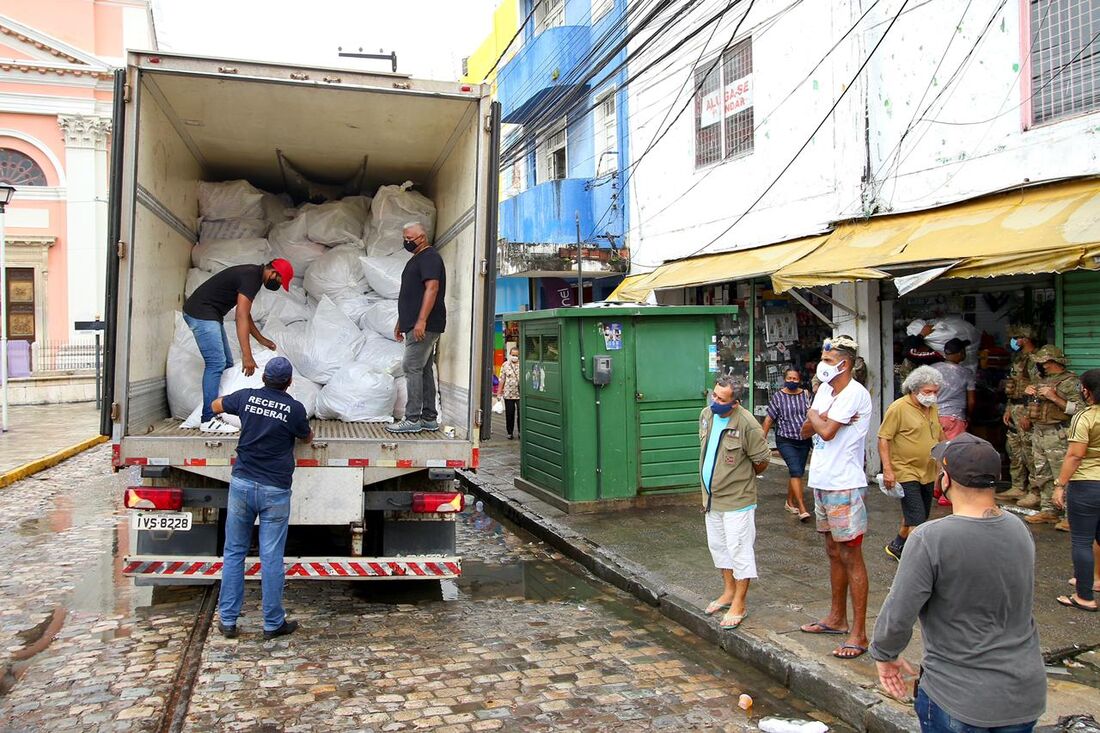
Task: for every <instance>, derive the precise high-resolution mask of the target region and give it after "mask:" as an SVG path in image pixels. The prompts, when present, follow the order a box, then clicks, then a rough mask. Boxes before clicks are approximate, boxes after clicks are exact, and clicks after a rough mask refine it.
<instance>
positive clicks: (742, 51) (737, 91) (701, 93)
mask: <svg viewBox="0 0 1100 733" xmlns="http://www.w3.org/2000/svg"><path fill="white" fill-rule="evenodd" d="M1098 1H1100V0H1098ZM711 63H713V61H712V62H711ZM707 66H708V67H709V66H710V64H707ZM751 84H752V39H751V38H746V39H745V40H743V41H741V42H739V43H738V44H737V45H736V46H734V47H733V48H731V49H729V50H728V51H726V53H725V54H724V55H723V56H722V62H721V63H720V64H717V65H716V66H715V68H714V70H713V71H711V72H710V73H709V74H707V73H706V71H705V70H700V71H697V72H696V75H695V85H696V88H697V89H698V92H697V93H696V96H695V167H696V168H701V167H703V166H707V165H710V164H712V163H717V162H718V161H720V160H723V159H724V158H733V157H737V156H741V155H747V154H749V153H751V152H752V150H753V139H754V138H753V127H754V125H755V120H754V118H753V107H752V96H751ZM742 85H746V86H748V88H749V91H748V92H747V93H746V92H745V91H744V90H743V89H741V88H740V87H742ZM736 100H742V101H743V104H742V105H740V106H736V107H733V103H734V102H735V101H736ZM708 105H709V109H710V111H709V113H708V112H706V111H704V107H705V106H708ZM731 107H733V108H732V109H731ZM727 110H728V111H727ZM711 120H714V121H713V122H711Z"/></svg>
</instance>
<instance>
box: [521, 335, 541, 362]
mask: <svg viewBox="0 0 1100 733" xmlns="http://www.w3.org/2000/svg"><path fill="white" fill-rule="evenodd" d="M541 359H542V337H541V336H528V337H527V338H525V339H524V340H523V360H524V361H525V362H532V361H540V360H541Z"/></svg>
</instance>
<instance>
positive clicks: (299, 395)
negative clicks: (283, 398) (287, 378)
mask: <svg viewBox="0 0 1100 733" xmlns="http://www.w3.org/2000/svg"><path fill="white" fill-rule="evenodd" d="M286 393H287V394H288V395H290V396H291V397H293V398H294V399H296V400H298V401H299V402H301V403H302V407H304V408H306V417H314V416H315V415H316V414H317V396H318V395H319V394H321V385H319V384H317V383H316V382H311V381H309V380H308V379H306V378H305V377H300V376H298V375H297V374H295V375H294V379H293V380H291V382H290V388H289V389H287V391H286Z"/></svg>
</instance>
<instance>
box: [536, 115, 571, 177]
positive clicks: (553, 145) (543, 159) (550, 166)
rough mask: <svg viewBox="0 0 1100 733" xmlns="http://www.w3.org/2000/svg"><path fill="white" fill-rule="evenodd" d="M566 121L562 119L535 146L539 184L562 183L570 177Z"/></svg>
mask: <svg viewBox="0 0 1100 733" xmlns="http://www.w3.org/2000/svg"><path fill="white" fill-rule="evenodd" d="M567 142H568V140H567V137H566V132H565V119H564V118H563V119H561V120H559V121H558V122H556V123H555V124H554V125H553V126H551V127H550V128H549V129H548V130H547V131H546V132H544V133H543V134H542V135H540V136H539V141H538V144H537V145H536V146H535V176H536V178H537V182H538V183H545V182H547V181H560V180H561V179H563V178H565V177H566V176H567V175H568V171H569V159H568V157H567V152H566V149H567Z"/></svg>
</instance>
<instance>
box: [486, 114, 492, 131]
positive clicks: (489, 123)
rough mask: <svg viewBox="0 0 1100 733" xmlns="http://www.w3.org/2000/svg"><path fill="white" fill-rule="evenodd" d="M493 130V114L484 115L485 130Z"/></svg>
mask: <svg viewBox="0 0 1100 733" xmlns="http://www.w3.org/2000/svg"><path fill="white" fill-rule="evenodd" d="M492 131H493V116H492V115H485V132H492Z"/></svg>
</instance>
